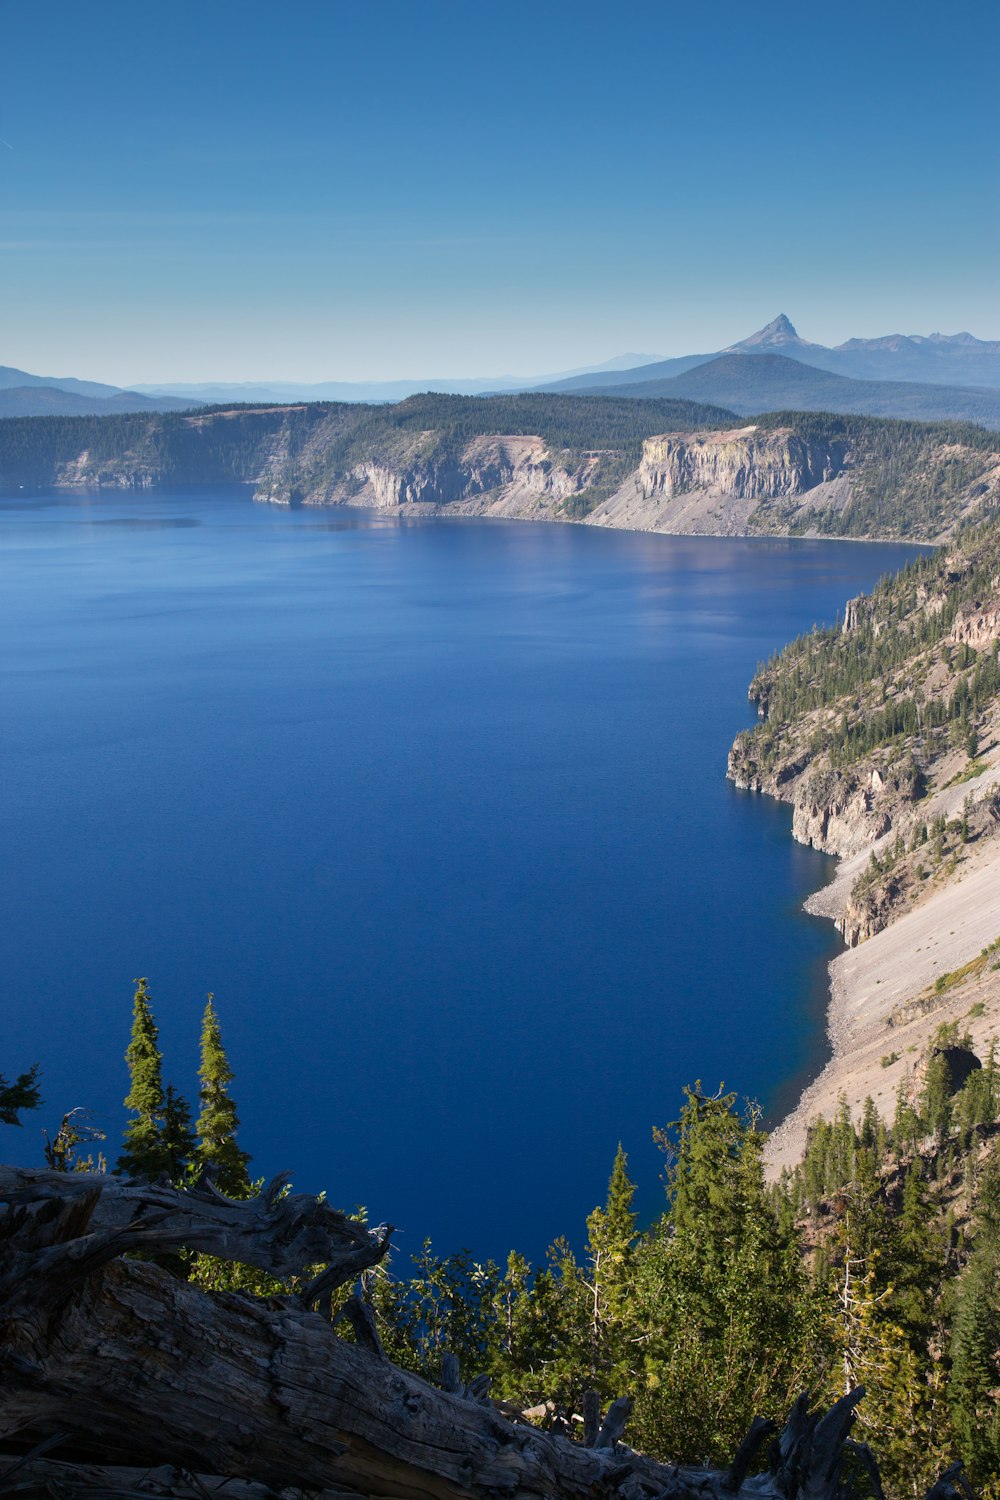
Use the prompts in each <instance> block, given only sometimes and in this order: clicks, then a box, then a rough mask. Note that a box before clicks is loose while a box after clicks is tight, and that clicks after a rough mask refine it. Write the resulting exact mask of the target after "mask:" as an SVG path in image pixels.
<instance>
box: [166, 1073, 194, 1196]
mask: <svg viewBox="0 0 1000 1500" xmlns="http://www.w3.org/2000/svg"><path fill="white" fill-rule="evenodd" d="M161 1142H162V1146H163V1153H164V1156H165V1157H166V1158H167V1162H168V1165H167V1176H168V1177H169V1178H170V1179H171V1181H172V1182H177V1181H179V1179H180V1178H181V1177H183V1175H184V1172H185V1170H186V1168H187V1167H188V1165H189V1164H190V1162H191V1161H192V1160H193V1159H194V1155H195V1144H196V1143H195V1134H194V1131H193V1129H192V1128H191V1106H190V1105H189V1104H188V1102H187V1100H186V1099H185V1098H184V1097H183V1095H181V1094H179V1093H178V1092H177V1090H176V1089H175V1088H174V1086H173V1084H170V1083H168V1084H167V1087H166V1089H165V1091H164V1095H163V1117H162V1122H161Z"/></svg>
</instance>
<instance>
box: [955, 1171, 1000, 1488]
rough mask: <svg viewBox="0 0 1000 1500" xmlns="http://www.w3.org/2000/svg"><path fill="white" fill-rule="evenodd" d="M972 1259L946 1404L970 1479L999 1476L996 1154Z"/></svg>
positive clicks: (961, 1288) (999, 1193)
mask: <svg viewBox="0 0 1000 1500" xmlns="http://www.w3.org/2000/svg"><path fill="white" fill-rule="evenodd" d="M975 1231H976V1232H975V1237H974V1241H973V1250H972V1255H971V1256H970V1258H969V1263H968V1265H967V1266H966V1268H965V1271H964V1272H963V1273H962V1277H961V1280H960V1281H959V1284H958V1305H957V1308H956V1310H955V1319H954V1324H953V1332H952V1341H951V1382H950V1385H949V1391H948V1394H949V1401H950V1404H951V1411H952V1420H953V1421H954V1424H955V1430H956V1431H957V1433H958V1436H959V1441H960V1443H961V1448H962V1457H963V1458H964V1460H965V1462H966V1463H967V1464H968V1466H969V1468H970V1471H971V1473H972V1476H973V1479H974V1480H976V1481H979V1482H982V1481H985V1480H987V1479H989V1478H991V1477H995V1476H996V1473H997V1471H998V1470H1000V1406H998V1404H997V1400H996V1392H997V1389H998V1388H1000V1150H997V1149H994V1152H993V1156H992V1158H991V1159H990V1162H989V1165H988V1167H987V1169H986V1171H985V1172H984V1173H983V1180H982V1187H981V1193H980V1202H979V1210H978V1213H977V1216H976V1225H975Z"/></svg>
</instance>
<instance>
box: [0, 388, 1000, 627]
mask: <svg viewBox="0 0 1000 1500" xmlns="http://www.w3.org/2000/svg"><path fill="white" fill-rule="evenodd" d="M720 419H721V420H720ZM232 482H238V483H243V484H249V485H252V486H253V487H254V490H255V493H256V496H257V498H258V499H260V500H267V501H272V502H275V503H279V504H290V505H296V504H308V505H329V504H356V505H374V506H378V507H382V508H385V509H395V510H403V511H405V510H406V509H407V508H409V507H417V508H419V509H420V510H422V511H424V512H426V511H428V510H431V509H442V508H448V509H453V510H459V511H461V512H464V513H468V514H496V515H509V516H521V517H530V518H531V519H539V520H561V521H566V520H573V521H586V522H588V523H589V524H591V525H598V526H616V527H628V528H633V529H638V530H656V531H664V532H671V533H685V532H697V533H704V534H710V535H739V536H743V535H754V534H772V535H787V534H789V533H794V534H802V535H829V536H856V537H895V536H912V537H914V538H918V539H923V540H926V539H935V538H939V537H941V536H943V535H945V534H947V533H948V532H949V531H950V530H952V529H953V528H954V526H955V525H956V524H957V523H958V522H959V521H960V520H961V519H962V518H963V517H964V516H966V515H967V514H968V513H969V512H970V511H975V510H977V509H985V508H989V507H990V506H992V505H994V504H996V503H997V501H998V499H1000V443H998V440H997V438H996V436H995V435H994V434H990V433H986V432H983V431H982V430H980V429H977V428H972V427H959V426H957V425H949V424H936V425H935V424H928V423H906V422H884V421H879V420H877V419H868V418H858V417H835V416H828V415H823V414H816V413H785V414H784V415H782V416H777V417H776V416H763V417H760V418H758V419H756V421H755V422H753V423H752V424H748V425H745V426H737V425H735V424H734V420H733V418H732V414H731V413H727V412H723V411H720V410H719V409H717V408H709V407H699V406H695V405H693V404H692V403H690V402H679V401H653V400H650V401H642V400H632V399H628V398H619V399H617V400H614V399H611V398H603V397H602V398H595V397H579V396H560V395H537V394H536V395H530V394H529V395H524V396H518V397H495V398H494V397H491V398H473V397H449V396H435V395H426V396H420V397H413V398H410V399H409V400H407V401H404V402H401V403H399V405H398V406H385V407H367V406H348V405H343V404H341V405H337V404H334V403H327V404H319V403H317V404H316V405H302V404H299V405H295V406H287V407H223V408H217V407H216V408H209V409H206V410H204V411H199V412H192V413H190V414H187V413H184V414H182V413H168V414H156V415H154V416H122V417H102V418H70V419H65V420H63V419H56V418H31V419H26V420H23V421H22V420H9V421H5V422H0V484H6V485H7V486H10V487H15V488H30V487H35V486H38V487H42V486H47V485H51V484H60V485H67V486H87V485H97V486H117V487H125V488H148V487H152V486H155V485H160V484H191V483H197V484H215V483H232ZM969 628H970V629H973V628H981V629H985V628H991V627H988V626H986V625H981V626H979V627H974V626H973V625H972V624H970V626H969Z"/></svg>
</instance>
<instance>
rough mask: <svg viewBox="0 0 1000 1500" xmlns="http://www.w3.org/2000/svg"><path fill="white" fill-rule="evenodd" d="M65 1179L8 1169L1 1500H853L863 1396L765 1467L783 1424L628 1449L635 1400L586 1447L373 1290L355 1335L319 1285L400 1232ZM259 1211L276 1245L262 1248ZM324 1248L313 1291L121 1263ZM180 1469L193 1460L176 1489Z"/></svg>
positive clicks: (779, 1450)
mask: <svg viewBox="0 0 1000 1500" xmlns="http://www.w3.org/2000/svg"><path fill="white" fill-rule="evenodd" d="M59 1177H60V1174H56V1173H23V1172H22V1173H18V1172H13V1171H11V1170H6V1169H4V1170H0V1203H3V1202H6V1204H7V1207H6V1210H5V1213H4V1216H3V1219H2V1220H0V1455H6V1457H4V1458H3V1462H4V1463H5V1464H6V1472H4V1471H3V1470H2V1469H0V1493H2V1491H3V1490H4V1489H8V1488H9V1489H10V1491H11V1493H13V1494H17V1495H19V1496H20V1497H21V1500H30V1497H31V1496H32V1495H33V1494H35V1493H38V1494H41V1492H42V1489H45V1490H46V1492H47V1493H48V1494H50V1495H56V1496H57V1497H58V1496H61V1495H63V1494H66V1495H67V1496H68V1497H70V1500H76V1497H80V1500H82V1497H84V1496H89V1497H90V1500H98V1497H99V1496H102V1495H105V1496H108V1497H109V1500H110V1497H113V1496H121V1497H122V1500H128V1497H131V1500H135V1497H137V1496H139V1495H141V1494H142V1493H160V1494H164V1493H169V1494H171V1495H174V1494H176V1495H177V1496H178V1497H180V1500H207V1497H208V1495H209V1494H211V1491H212V1490H213V1489H214V1488H217V1487H218V1484H219V1483H221V1482H222V1481H223V1480H225V1481H226V1489H225V1490H224V1491H223V1495H229V1494H232V1496H233V1500H266V1496H265V1491H267V1490H270V1491H274V1492H276V1491H281V1490H285V1489H287V1488H289V1487H297V1488H300V1489H303V1490H308V1491H310V1492H314V1493H324V1494H334V1493H340V1494H349V1495H353V1496H365V1497H396V1500H498V1497H507V1500H611V1497H617V1500H654V1497H660V1500H695V1497H697V1500H731V1497H733V1496H736V1497H739V1500H839V1497H841V1496H843V1495H844V1494H845V1493H846V1492H845V1490H844V1488H843V1484H842V1471H843V1465H844V1459H845V1453H847V1452H848V1451H849V1442H848V1434H849V1432H850V1428H851V1425H852V1423H853V1420H854V1416H853V1408H854V1405H855V1404H856V1402H857V1400H858V1399H859V1394H860V1393H858V1392H854V1393H852V1395H851V1396H849V1397H847V1398H845V1399H844V1400H843V1401H841V1402H840V1403H838V1405H837V1406H836V1407H834V1408H833V1410H832V1411H831V1412H829V1413H827V1414H825V1415H823V1416H818V1415H817V1414H811V1413H810V1412H809V1411H808V1407H807V1404H806V1402H805V1401H804V1399H803V1400H801V1401H800V1402H799V1403H797V1405H796V1407H795V1409H794V1410H793V1412H792V1415H791V1418H790V1419H789V1422H788V1424H787V1426H786V1427H785V1429H784V1431H783V1432H782V1433H781V1434H780V1436H779V1437H778V1438H777V1440H776V1441H775V1442H774V1443H773V1444H772V1451H771V1459H770V1468H769V1470H768V1472H767V1473H765V1474H763V1475H756V1476H754V1477H752V1478H749V1479H748V1478H747V1477H746V1475H747V1472H748V1469H749V1467H750V1464H751V1462H752V1460H753V1457H754V1454H755V1452H756V1451H757V1450H758V1449H759V1447H760V1444H761V1442H762V1441H763V1439H764V1437H765V1436H770V1433H771V1430H772V1429H770V1428H767V1429H765V1428H764V1427H763V1426H760V1425H757V1424H755V1427H754V1429H753V1431H752V1432H751V1433H750V1434H749V1435H748V1439H747V1442H746V1443H745V1444H744V1445H743V1446H742V1447H741V1449H740V1451H739V1453H738V1454H737V1456H736V1459H735V1460H734V1463H733V1464H732V1466H731V1467H730V1469H729V1470H727V1471H721V1472H714V1471H708V1470H704V1469H696V1468H685V1467H673V1466H669V1465H667V1466H665V1465H660V1464H656V1463H654V1462H652V1461H651V1460H649V1459H646V1458H643V1457H641V1456H639V1455H637V1454H633V1453H631V1452H630V1451H629V1450H627V1449H624V1448H623V1447H622V1446H621V1441H620V1439H621V1435H622V1430H623V1428H624V1425H625V1421H626V1419H627V1414H628V1402H627V1400H626V1399H624V1398H623V1399H622V1400H621V1401H619V1402H616V1403H614V1404H613V1406H612V1407H611V1409H610V1410H609V1411H608V1412H607V1413H606V1415H605V1417H604V1420H603V1422H601V1421H600V1413H599V1411H598V1410H597V1408H596V1403H595V1402H594V1401H593V1400H591V1399H590V1398H588V1401H587V1402H586V1403H585V1405H586V1408H587V1410H586V1413H585V1427H586V1436H587V1439H588V1441H587V1443H586V1444H583V1443H578V1442H574V1441H571V1440H570V1438H569V1437H567V1436H563V1435H559V1434H558V1433H553V1432H542V1431H539V1430H538V1429H537V1428H535V1427H533V1426H532V1425H530V1423H528V1422H525V1421H523V1420H520V1421H519V1420H517V1419H516V1418H515V1419H513V1420H512V1419H511V1417H510V1415H509V1408H508V1409H506V1410H507V1413H508V1414H507V1415H505V1414H503V1413H502V1411H501V1410H500V1409H499V1408H498V1406H497V1405H496V1404H495V1403H493V1402H491V1401H490V1400H488V1398H487V1396H486V1382H485V1381H484V1380H483V1379H478V1380H474V1381H473V1382H471V1384H470V1385H468V1386H464V1385H463V1384H462V1381H461V1374H460V1372H459V1370H458V1368H457V1364H456V1362H455V1361H454V1360H452V1359H446V1360H445V1362H444V1365H445V1367H444V1369H443V1370H442V1377H443V1380H442V1383H443V1384H444V1385H446V1386H447V1387H449V1389H441V1388H439V1387H437V1386H432V1385H430V1384H428V1383H427V1382H425V1381H423V1380H420V1379H418V1378H417V1377H415V1376H413V1375H410V1374H408V1373H406V1372H404V1371H402V1370H400V1369H397V1368H396V1367H395V1366H394V1365H392V1364H391V1363H390V1362H389V1360H388V1359H386V1357H385V1355H384V1354H383V1353H382V1351H381V1348H380V1345H379V1343H378V1339H377V1336H375V1333H374V1328H373V1325H372V1324H371V1320H370V1317H369V1316H368V1312H367V1309H366V1308H365V1307H364V1304H363V1303H361V1302H360V1301H354V1302H350V1303H348V1305H347V1307H346V1308H345V1310H344V1319H345V1321H347V1322H349V1323H350V1324H351V1325H352V1326H353V1328H354V1330H355V1335H356V1338H357V1339H358V1342H355V1343H348V1342H346V1341H345V1340H343V1339H342V1338H340V1337H339V1336H338V1334H337V1331H336V1328H335V1327H334V1326H333V1325H331V1323H330V1321H329V1320H328V1319H327V1318H325V1317H323V1316H321V1315H320V1314H319V1313H318V1312H316V1311H314V1310H312V1309H311V1308H310V1306H309V1305H308V1300H309V1297H310V1296H315V1295H316V1294H315V1288H316V1286H317V1285H319V1286H320V1288H321V1291H320V1297H325V1294H326V1292H328V1291H329V1289H330V1287H331V1286H332V1285H336V1284H338V1281H337V1277H338V1276H340V1272H342V1271H345V1270H346V1269H347V1268H349V1267H354V1266H355V1265H356V1264H359V1263H363V1264H366V1265H367V1264H372V1263H373V1261H375V1260H377V1259H378V1258H379V1256H380V1255H381V1254H384V1250H385V1246H386V1244H387V1243H388V1231H385V1232H383V1233H381V1234H375V1235H367V1233H366V1232H365V1231H364V1230H362V1229H361V1228H360V1227H359V1226H358V1225H355V1224H352V1223H351V1222H350V1221H349V1220H344V1219H343V1217H342V1216H340V1215H337V1214H335V1213H334V1211H333V1210H331V1209H328V1208H327V1207H326V1206H325V1205H316V1204H310V1202H309V1200H303V1199H293V1198H289V1197H284V1198H282V1197H280V1196H279V1194H278V1193H277V1191H276V1190H274V1189H273V1187H272V1190H270V1191H269V1193H268V1194H265V1195H262V1197H261V1198H260V1199H258V1200H255V1201H254V1202H253V1203H251V1204H243V1205H241V1204H233V1203H230V1202H228V1200H225V1199H221V1198H220V1197H219V1195H218V1194H215V1193H211V1192H206V1191H205V1190H204V1189H203V1190H201V1191H200V1192H195V1193H193V1194H185V1193H178V1192H176V1191H175V1190H173V1189H170V1188H166V1187H164V1188H159V1187H153V1188H150V1187H142V1186H136V1185H129V1184H122V1183H116V1182H115V1181H114V1180H108V1179H100V1180H95V1179H94V1178H92V1177H82V1176H81V1177H79V1178H76V1177H73V1176H62V1177H61V1180H57V1179H59ZM243 1215H245V1216H246V1217H242V1216H243ZM175 1221H179V1224H180V1225H182V1226H183V1229H182V1228H180V1227H178V1223H177V1222H175ZM254 1223H256V1224H257V1225H258V1230H257V1232H258V1233H259V1236H260V1241H259V1243H258V1244H257V1246H256V1248H255V1251H254V1253H253V1254H251V1253H249V1252H250V1250H251V1248H252V1246H251V1240H252V1238H253V1233H254V1231H252V1230H251V1229H250V1227H249V1226H250V1225H251V1224H254ZM321 1242H322V1243H323V1244H325V1247H326V1253H327V1255H328V1256H329V1257H330V1258H331V1270H330V1272H329V1273H324V1276H322V1277H319V1278H317V1279H316V1280H314V1281H313V1282H312V1283H311V1284H310V1287H308V1288H307V1289H306V1292H305V1295H304V1296H303V1297H280V1298H259V1297H252V1296H249V1295H242V1294H239V1295H237V1294H233V1293H215V1294H208V1293H205V1292H202V1291H200V1290H198V1289H197V1288H195V1287H193V1286H191V1285H189V1284H188V1283H186V1282H183V1281H181V1280H179V1279H177V1278H176V1277H174V1276H172V1275H171V1274H170V1273H169V1272H168V1271H166V1270H164V1269H162V1268H161V1267H159V1266H157V1265H155V1264H150V1263H147V1262H145V1261H138V1260H134V1259H122V1258H121V1255H122V1252H123V1251H125V1250H135V1249H142V1250H157V1251H159V1250H162V1249H163V1248H165V1247H176V1246H177V1245H178V1244H181V1243H187V1244H191V1243H195V1244H197V1245H198V1246H199V1247H200V1248H203V1249H208V1250H210V1251H211V1252H212V1253H213V1254H220V1253H222V1247H223V1246H225V1247H226V1248H227V1251H228V1253H229V1254H231V1255H232V1256H233V1258H235V1259H238V1260H241V1261H248V1262H250V1263H251V1264H254V1265H259V1266H263V1267H264V1268H265V1269H267V1270H278V1268H279V1267H280V1268H281V1271H282V1274H288V1273H290V1272H291V1271H292V1270H293V1269H294V1271H295V1272H296V1273H301V1272H302V1270H303V1269H304V1266H305V1264H307V1263H314V1262H315V1260H316V1259H317V1252H318V1249H319V1247H320V1244H321ZM319 1258H320V1259H322V1258H323V1257H322V1256H319ZM337 1267H339V1270H338V1269H337ZM351 1274H354V1272H353V1270H352V1271H351ZM342 1279H343V1277H341V1280H342ZM53 1435H60V1437H61V1443H60V1446H59V1447H58V1449H57V1450H56V1451H55V1452H47V1451H42V1450H36V1451H35V1453H34V1454H33V1455H32V1456H31V1457H30V1458H29V1459H28V1460H27V1461H26V1462H23V1463H22V1464H21V1467H20V1468H19V1469H17V1470H16V1472H12V1468H11V1465H12V1464H13V1462H15V1461H17V1459H16V1454H17V1453H20V1454H21V1455H23V1454H24V1453H25V1452H26V1451H27V1450H30V1448H31V1445H32V1444H37V1443H39V1442H43V1443H44V1441H45V1440H46V1439H48V1438H50V1437H52V1436H53ZM15 1450H16V1451H15ZM12 1455H13V1456H12ZM146 1465H148V1466H150V1467H151V1468H152V1467H155V1468H156V1469H157V1471H158V1474H160V1475H161V1479H160V1480H158V1481H157V1484H159V1486H160V1487H159V1488H158V1489H157V1488H156V1486H153V1488H152V1489H150V1488H148V1487H146V1486H144V1484H143V1482H142V1481H141V1479H138V1478H136V1474H135V1472H134V1471H135V1470H137V1469H141V1468H142V1467H143V1466H146ZM164 1465H167V1466H169V1467H168V1468H167V1469H164V1468H163V1466H164ZM57 1469H58V1471H59V1473H60V1474H61V1475H62V1482H60V1481H59V1480H57V1479H56V1478H55V1474H56V1470H57ZM175 1471H183V1472H180V1474H179V1477H178V1478H176V1480H175V1479H171V1478H169V1477H168V1478H167V1479H166V1480H162V1475H163V1474H167V1475H168V1476H169V1475H170V1474H173V1473H174V1472H175ZM199 1475H213V1476H217V1480H216V1481H213V1482H212V1483H211V1484H209V1483H208V1482H207V1481H204V1480H202V1479H199V1478H197V1477H196V1476H199ZM46 1476H47V1477H46ZM230 1481H231V1482H232V1490H230ZM33 1485H34V1486H35V1489H34V1490H33V1489H32V1486H33ZM163 1485H166V1486H167V1487H166V1489H164V1488H163ZM262 1487H263V1488H262ZM936 1500H943V1497H936Z"/></svg>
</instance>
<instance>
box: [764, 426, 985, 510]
mask: <svg viewBox="0 0 1000 1500" xmlns="http://www.w3.org/2000/svg"><path fill="white" fill-rule="evenodd" d="M756 420H757V422H758V424H759V425H760V426H761V427H763V428H771V429H773V428H776V427H793V428H794V430H795V432H796V433H797V434H798V436H799V437H801V438H802V439H803V440H804V441H805V442H808V443H813V444H817V445H819V444H826V445H829V446H833V445H839V446H840V447H841V449H842V450H843V451H849V452H850V453H851V456H852V467H851V489H852V498H851V503H850V505H849V506H848V507H847V510H846V511H845V512H842V513H837V512H834V511H820V512H810V513H809V515H808V517H807V518H804V519H803V521H802V522H801V523H800V527H801V529H810V530H819V531H820V532H825V533H828V534H834V535H838V536H889V535H892V536H900V537H907V536H912V537H934V536H936V535H938V534H939V533H940V532H941V530H942V528H943V527H944V526H945V525H947V523H948V522H949V521H954V520H955V518H956V512H955V501H956V499H957V497H958V496H959V495H960V494H961V493H962V492H963V491H965V490H966V489H967V488H968V487H969V486H970V485H972V484H973V483H974V482H975V481H977V480H978V479H979V478H980V477H981V476H982V474H983V471H984V469H985V468H988V467H989V464H988V463H984V456H987V457H988V456H989V455H991V454H992V453H994V452H996V451H997V448H998V439H997V435H996V433H993V432H988V431H986V430H985V429H984V428H982V427H975V426H973V425H972V424H971V423H968V422H907V421H903V420H901V419H899V418H892V417H862V416H838V415H834V414H831V413H830V412H801V411H795V412H792V411H782V412H769V413H767V414H766V415H765V416H762V417H758V418H757V419H756Z"/></svg>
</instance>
